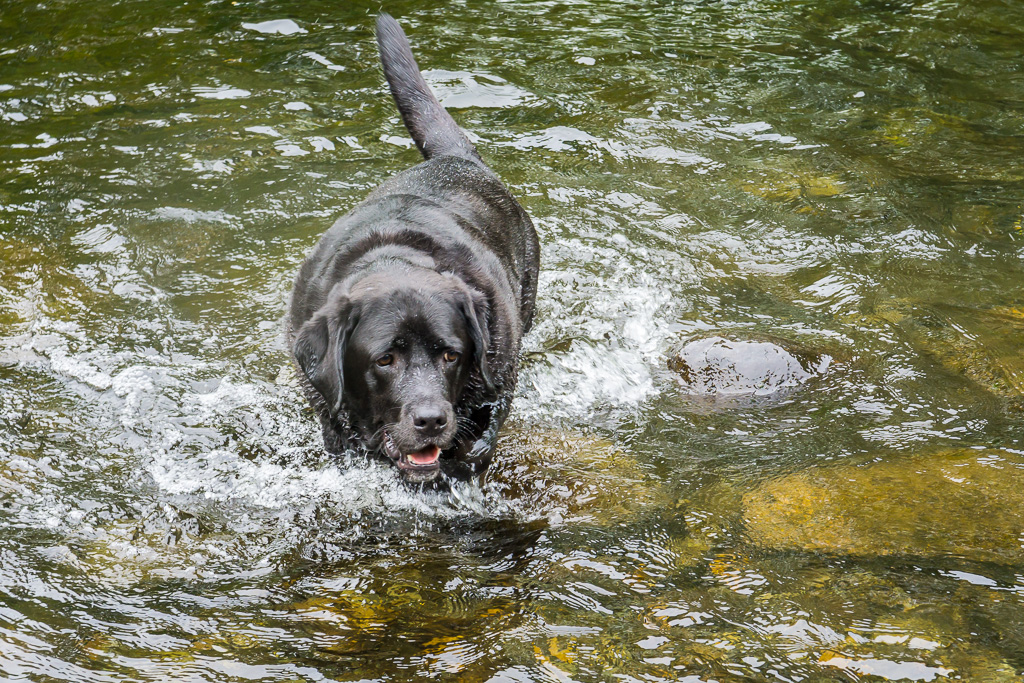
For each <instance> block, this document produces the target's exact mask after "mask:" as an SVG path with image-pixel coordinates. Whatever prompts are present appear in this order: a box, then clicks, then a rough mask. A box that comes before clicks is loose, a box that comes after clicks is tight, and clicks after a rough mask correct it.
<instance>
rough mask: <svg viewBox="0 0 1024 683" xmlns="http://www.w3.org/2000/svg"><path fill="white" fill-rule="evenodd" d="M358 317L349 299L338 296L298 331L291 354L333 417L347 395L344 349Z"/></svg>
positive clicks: (333, 295) (330, 299) (331, 298)
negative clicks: (322, 398)
mask: <svg viewBox="0 0 1024 683" xmlns="http://www.w3.org/2000/svg"><path fill="white" fill-rule="evenodd" d="M357 322H358V315H357V313H356V310H355V308H354V307H353V306H352V303H351V302H350V301H349V299H348V297H347V296H345V295H344V294H335V293H333V292H332V295H331V296H330V297H328V300H327V303H326V304H324V306H323V307H322V308H321V309H320V310H319V311H317V313H316V315H314V316H313V317H312V318H310V319H309V320H308V321H306V323H305V324H304V325H303V326H302V327H301V328H300V329H299V332H298V334H297V335H295V346H294V347H293V348H292V352H293V353H294V354H295V360H296V361H298V364H299V367H300V368H302V372H304V373H305V375H306V377H307V378H308V379H309V383H310V384H312V385H313V388H314V389H316V390H317V391H318V392H320V395H321V396H323V397H324V401H325V402H326V404H327V408H328V410H329V411H330V413H331V417H336V416H337V415H338V411H340V410H341V400H342V397H343V396H344V395H345V376H344V366H345V348H346V347H347V346H348V338H349V335H350V334H352V330H353V329H355V326H356V323H357Z"/></svg>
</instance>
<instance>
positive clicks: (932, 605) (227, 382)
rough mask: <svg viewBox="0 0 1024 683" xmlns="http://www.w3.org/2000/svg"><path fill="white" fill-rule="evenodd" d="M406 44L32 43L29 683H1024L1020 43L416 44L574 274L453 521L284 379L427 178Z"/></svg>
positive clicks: (137, 17) (998, 36)
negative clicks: (696, 380) (319, 416)
mask: <svg viewBox="0 0 1024 683" xmlns="http://www.w3.org/2000/svg"><path fill="white" fill-rule="evenodd" d="M377 9H378V7H377V5H375V4H372V3H361V2H359V3H349V4H345V3H325V2H308V3H302V4H298V3H292V4H289V3H283V2H269V1H264V2H245V3H227V2H218V3H204V4H200V3H170V2H163V1H162V0H156V1H153V0H150V1H149V2H140V1H120V2H117V1H115V2H70V1H60V0H57V1H54V2H47V3H43V4H40V3H37V2H31V3H30V2H24V1H23V0H7V1H6V2H4V3H3V4H2V6H0V267H2V270H0V675H2V676H3V677H5V678H7V679H9V680H15V681H126V680H131V681H170V680H175V681H310V682H312V681H356V680H376V681H401V680H414V679H416V680H418V679H422V678H424V677H433V678H438V679H444V680H466V681H477V680H479V681H488V680H490V681H496V682H497V681H501V682H509V681H516V682H522V681H567V680H576V681H658V680H683V681H689V682H696V681H718V682H720V683H724V682H726V681H826V680H836V681H840V680H854V679H862V680H872V681H874V680H919V681H931V680H943V679H958V680H970V681H1018V680H1020V679H1021V677H1022V675H1024V656H1022V654H1021V653H1022V652H1024V609H1022V607H1024V605H1022V603H1024V549H1022V544H1024V537H1022V535H1021V534H1024V521H1021V519H1020V518H1021V517H1024V515H1017V514H1016V513H1015V511H1017V510H1020V509H1022V504H1024V493H1022V492H1024V486H1020V485H1018V484H1024V470H1022V468H1024V420H1022V418H1024V361H1022V360H1021V358H1022V355H1024V354H1022V346H1024V342H1022V339H1024V337H1022V333H1024V288H1022V284H1021V283H1022V282H1024V278H1022V276H1024V227H1022V222H1024V164H1022V163H1021V159H1024V138H1022V137H1021V129H1022V125H1024V76H1022V72H1021V57H1022V52H1021V46H1022V45H1024V6H1022V5H1021V4H1020V3H1017V2H1013V1H1011V0H980V1H979V2H970V3H966V2H962V3H960V2H953V1H948V0H930V1H923V2H915V1H909V0H908V1H905V2H895V1H894V2H883V1H868V0H861V1H849V0H847V1H843V0H829V1H828V2H788V1H782V0H779V1H776V2H769V1H764V0H749V1H740V2H696V1H694V2H605V1H602V0H579V1H576V2H564V3H561V2H525V1H523V0H510V1H508V2H502V3H496V4H480V3H462V2H456V3H444V4H440V5H436V6H429V7H428V6H423V5H422V4H420V3H411V2H396V3H389V4H388V6H387V7H386V9H387V10H389V11H390V12H391V13H392V14H394V15H395V16H396V17H398V18H399V19H400V20H401V21H402V22H403V23H404V25H405V26H406V29H407V32H408V33H409V35H410V37H411V40H412V43H413V46H414V49H415V51H416V52H417V54H418V56H419V58H420V62H421V66H422V67H423V68H424V70H426V72H427V76H428V80H430V82H431V83H432V85H433V86H434V87H435V88H436V90H437V92H438V94H439V96H441V97H442V99H443V100H444V101H445V103H446V104H447V105H448V106H449V107H450V108H451V110H452V111H453V113H454V115H455V116H456V118H457V120H458V121H459V122H460V123H461V124H462V125H463V126H464V127H465V128H466V129H467V130H468V131H470V133H471V135H472V136H473V137H474V139H475V140H476V141H477V144H478V147H479V149H480V151H481V152H482V154H483V155H484V157H485V158H486V159H487V160H488V161H489V162H490V164H491V165H492V167H493V168H494V169H495V170H496V171H497V172H498V173H499V175H501V176H502V178H504V179H505V180H506V182H507V183H508V185H509V186H510V187H511V188H512V190H513V191H514V193H515V194H516V195H517V196H519V197H520V198H521V201H522V203H523V204H524V205H525V206H526V207H527V210H528V211H529V212H530V213H531V215H532V216H533V218H534V221H535V223H536V224H537V227H538V231H539V233H540V236H541V242H542V246H543V276H542V279H541V287H540V296H539V316H538V323H537V326H536V328H535V330H534V331H533V332H532V333H531V335H530V336H529V338H528V339H527V342H526V348H525V361H524V370H523V373H522V376H521V382H520V384H521V386H520V390H519V395H518V397H517V401H516V406H515V409H514V417H513V419H512V421H511V423H510V424H509V426H508V428H507V430H506V434H505V437H504V438H503V441H502V445H501V450H500V453H499V456H498V458H497V461H496V465H495V466H494V468H493V471H492V473H491V477H490V480H489V482H488V483H487V484H486V485H485V486H484V487H483V488H482V489H473V488H460V489H457V490H455V491H454V492H453V493H452V494H450V495H443V496H442V495H439V494H425V493H419V492H416V491H410V490H408V489H406V488H404V487H403V486H401V485H399V483H398V482H397V480H396V478H395V475H394V472H392V471H391V470H390V469H388V468H387V467H385V466H383V465H379V464H377V463H374V462H365V461H364V460H363V459H361V458H359V457H353V458H350V459H347V460H344V461H341V460H336V459H332V458H330V457H328V456H327V455H326V454H324V453H323V451H322V448H321V444H320V442H319V435H318V433H317V429H316V428H315V424H314V419H313V416H312V414H311V412H310V411H309V409H308V408H307V407H306V406H305V405H304V402H303V400H302V398H301V396H300V395H299V392H298V391H297V389H296V386H295V380H294V376H293V374H292V372H291V369H290V366H289V360H288V352H287V350H286V348H285V345H284V341H283V336H282V331H281V330H282V319H283V316H284V312H285V309H286V306H287V300H288V292H289V289H290V286H291V280H292V277H293V275H294V273H295V272H296V270H297V268H298V266H299V264H300V263H301V261H302V259H303V257H304V255H305V253H306V251H307V250H308V249H309V248H311V247H312V245H313V244H314V243H315V242H316V240H317V239H318V237H319V235H320V233H321V232H322V231H323V230H324V229H326V227H327V226H328V225H329V224H330V222H331V221H332V219H333V218H334V217H336V216H338V215H340V214H341V213H343V212H344V211H346V210H347V209H348V208H350V207H351V206H353V205H354V204H355V203H356V202H357V201H359V200H360V199H361V198H362V197H363V196H365V194H366V193H367V192H368V191H369V190H370V189H371V188H372V187H374V186H375V185H376V184H377V183H379V182H380V181H381V180H382V179H384V178H386V177H388V176H390V175H391V174H393V173H395V172H397V171H399V170H401V169H403V168H406V167H408V166H410V165H412V164H414V163H416V161H417V158H418V157H417V153H416V152H415V150H414V149H413V148H412V147H411V143H410V142H409V141H408V140H407V137H406V134H405V132H404V130H403V129H402V128H401V126H400V124H399V121H398V118H397V114H396V112H395V110H394V108H393V105H392V103H391V101H390V98H389V97H388V95H387V93H386V91H385V89H384V86H383V80H382V77H381V74H380V71H379V68H378V66H377V62H376V59H377V57H376V51H375V46H374V43H373V40H372V34H371V27H372V17H373V13H375V12H376V11H377ZM267 22H273V23H267ZM712 336H715V337H720V338H722V339H733V340H735V341H736V342H737V343H735V344H734V346H735V348H739V349H744V348H747V349H749V348H753V347H757V348H762V347H764V346H765V345H769V344H770V345H774V346H773V347H771V348H776V347H777V351H772V352H771V353H772V354H774V355H772V356H771V357H772V358H788V359H792V358H795V359H797V360H799V361H800V362H802V365H801V366H799V367H797V366H796V365H794V364H793V363H794V362H796V361H792V360H787V361H786V363H788V364H787V365H785V367H786V368H789V369H790V370H791V372H790V376H789V379H793V377H796V379H797V380H798V381H788V382H785V383H784V384H785V386H782V384H780V385H779V386H780V387H782V389H781V390H780V391H777V392H773V391H770V390H764V387H765V386H768V389H771V386H770V384H771V381H772V380H771V377H770V376H769V375H770V372H771V370H770V367H768V366H767V365H766V366H765V369H764V370H763V372H764V373H766V374H765V375H764V376H760V377H758V376H756V375H757V374H758V372H759V369H758V364H757V362H756V360H755V361H750V359H749V358H739V359H734V360H737V362H736V363H735V365H734V366H733V365H730V366H729V367H734V368H743V371H742V372H743V373H746V374H745V375H742V376H737V375H736V374H735V373H734V374H732V375H730V374H729V373H728V372H725V373H724V374H716V375H715V382H718V384H716V385H715V387H717V388H718V389H721V392H716V391H706V390H701V391H694V390H693V389H692V386H691V385H690V384H688V383H687V382H686V381H684V377H683V376H682V374H681V371H682V370H683V369H684V368H682V366H681V364H680V361H679V359H680V358H685V357H687V354H686V351H685V348H691V349H692V348H693V347H687V346H686V345H687V344H692V343H694V342H695V341H696V342H697V343H700V340H701V339H703V338H707V337H712ZM741 342H742V343H741ZM746 342H750V344H746ZM684 347H685V348H684ZM714 362H715V363H719V364H720V363H723V362H724V361H723V360H722V359H721V358H718V359H717V360H715V361H714ZM687 367H688V366H687ZM692 369H693V368H691V370H692ZM720 369H721V368H705V370H708V371H715V372H717V371H718V370H720ZM727 369H728V368H727ZM736 372H739V371H738V370H737V371H736ZM751 373H753V375H755V376H754V377H750V376H749V375H750V374H751ZM766 378H767V379H766ZM730 382H732V384H730ZM765 382H767V383H768V384H767V385H766V384H765ZM751 386H756V387H757V388H758V390H756V391H747V390H746V389H745V387H748V388H749V387H751ZM730 388H732V389H738V390H737V391H730ZM958 468H959V469H958Z"/></svg>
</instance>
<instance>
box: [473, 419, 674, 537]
mask: <svg viewBox="0 0 1024 683" xmlns="http://www.w3.org/2000/svg"><path fill="white" fill-rule="evenodd" d="M488 479H489V484H488V486H491V487H494V488H495V489H497V490H498V491H500V492H501V494H502V496H503V497H504V498H506V499H507V500H510V501H513V502H514V504H515V505H517V506H521V507H522V508H523V509H524V510H530V511H534V512H540V513H542V514H544V515H545V516H546V517H548V519H549V520H550V521H552V522H553V523H555V524H556V525H557V524H560V523H575V522H588V523H596V524H603V523H610V522H613V521H618V520H621V519H622V518H623V517H624V516H629V515H632V514H635V513H637V512H639V511H640V510H641V509H643V507H644V506H645V505H651V504H654V503H655V502H656V501H658V500H659V499H660V496H662V495H663V494H662V492H661V490H660V488H659V487H658V485H657V483H655V482H654V481H652V480H651V478H650V477H648V476H647V474H646V472H645V471H644V469H643V468H642V466H641V465H640V463H639V462H638V461H637V460H636V459H635V458H633V457H631V456H629V455H628V454H626V453H624V452H623V451H622V450H620V449H618V448H617V447H616V446H615V445H614V444H613V443H611V442H610V441H605V440H604V439H599V438H596V437H589V436H584V435H581V434H574V433H571V432H557V431H543V430H535V431H527V430H520V429H510V430H508V431H507V432H506V433H505V434H504V435H503V436H502V439H501V441H500V443H499V445H498V451H497V453H496V454H495V459H494V464H493V465H492V467H491V469H490V471H489V472H488Z"/></svg>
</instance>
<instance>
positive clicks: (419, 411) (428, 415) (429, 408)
mask: <svg viewBox="0 0 1024 683" xmlns="http://www.w3.org/2000/svg"><path fill="white" fill-rule="evenodd" d="M412 424H413V426H414V427H416V430H417V431H418V432H421V433H423V434H426V435H430V436H432V435H435V434H439V433H441V432H442V431H443V430H444V428H445V427H447V426H448V411H447V410H446V409H445V406H443V405H441V404H440V403H428V404H425V405H420V406H417V407H416V408H415V409H414V410H413V413H412Z"/></svg>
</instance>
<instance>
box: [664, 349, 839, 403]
mask: <svg viewBox="0 0 1024 683" xmlns="http://www.w3.org/2000/svg"><path fill="white" fill-rule="evenodd" d="M831 362H832V358H831V356H829V355H826V354H817V353H813V352H809V351H803V350H798V349H792V350H790V349H786V348H784V347H783V346H782V345H781V344H780V343H775V342H772V341H759V340H734V339H726V338H724V337H705V338H703V339H697V340H695V341H691V342H688V343H687V344H685V345H684V346H683V347H682V348H681V349H680V350H679V351H678V352H677V353H676V354H675V355H674V356H673V357H672V358H670V359H669V362H668V366H669V368H670V369H671V370H674V371H675V372H676V373H677V374H678V375H679V379H680V381H681V382H682V384H683V387H684V388H685V389H686V390H687V391H689V392H690V393H694V394H755V395H767V394H774V393H776V392H779V391H783V390H785V389H791V388H793V387H796V386H799V385H801V384H803V383H804V382H806V381H807V380H809V379H811V378H812V377H815V376H817V375H820V374H822V373H823V372H825V370H827V369H828V366H829V365H830V364H831Z"/></svg>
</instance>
